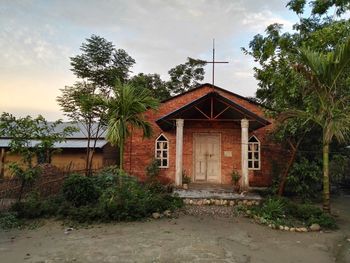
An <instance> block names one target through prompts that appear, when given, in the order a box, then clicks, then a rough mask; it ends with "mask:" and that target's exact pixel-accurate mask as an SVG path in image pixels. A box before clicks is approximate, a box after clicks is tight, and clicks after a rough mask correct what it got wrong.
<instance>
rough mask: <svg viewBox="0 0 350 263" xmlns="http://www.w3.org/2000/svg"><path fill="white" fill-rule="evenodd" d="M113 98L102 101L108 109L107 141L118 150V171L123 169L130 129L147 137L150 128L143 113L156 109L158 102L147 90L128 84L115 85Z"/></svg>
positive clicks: (149, 133) (150, 130)
mask: <svg viewBox="0 0 350 263" xmlns="http://www.w3.org/2000/svg"><path fill="white" fill-rule="evenodd" d="M113 92H114V94H113V96H111V97H110V98H108V99H107V100H105V101H104V103H105V105H106V106H107V107H108V109H109V114H108V117H109V120H108V129H107V140H108V141H109V142H110V143H111V144H112V145H117V146H118V147H119V150H120V169H123V154H124V143H125V141H126V139H127V137H128V136H129V135H130V129H131V128H133V127H135V128H139V129H141V130H142V132H143V136H144V137H149V136H150V135H151V132H152V127H151V124H150V123H149V122H147V121H146V120H145V119H144V117H143V113H144V112H145V111H146V110H147V109H154V110H155V109H157V107H158V104H159V103H158V100H157V99H154V98H153V97H152V96H151V95H150V91H149V90H147V89H140V88H136V87H134V86H132V85H130V84H122V83H120V82H119V83H117V84H116V86H115V87H114V89H113Z"/></svg>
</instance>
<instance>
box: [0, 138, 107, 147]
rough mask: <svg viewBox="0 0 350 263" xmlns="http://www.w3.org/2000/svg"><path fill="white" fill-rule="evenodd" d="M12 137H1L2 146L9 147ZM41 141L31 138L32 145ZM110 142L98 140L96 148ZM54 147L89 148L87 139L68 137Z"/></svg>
mask: <svg viewBox="0 0 350 263" xmlns="http://www.w3.org/2000/svg"><path fill="white" fill-rule="evenodd" d="M10 141H11V140H10V139H0V148H4V147H8V145H9V143H10ZM39 142H40V141H38V140H31V141H30V147H33V146H35V145H37V144H38V143H39ZM107 143H108V142H107V141H106V140H97V142H96V148H102V147H104V146H105V145H106V144H107ZM53 148H61V149H65V148H87V140H86V139H68V140H66V141H65V142H60V143H55V144H54V147H53Z"/></svg>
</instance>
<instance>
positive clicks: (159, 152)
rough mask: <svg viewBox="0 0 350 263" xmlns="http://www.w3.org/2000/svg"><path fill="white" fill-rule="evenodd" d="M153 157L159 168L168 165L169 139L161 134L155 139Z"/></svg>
mask: <svg viewBox="0 0 350 263" xmlns="http://www.w3.org/2000/svg"><path fill="white" fill-rule="evenodd" d="M155 158H156V160H158V164H159V168H168V167H169V140H168V139H167V137H165V136H164V135H163V134H161V135H159V137H158V138H157V139H156V147H155Z"/></svg>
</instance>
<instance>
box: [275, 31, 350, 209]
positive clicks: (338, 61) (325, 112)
mask: <svg viewBox="0 0 350 263" xmlns="http://www.w3.org/2000/svg"><path fill="white" fill-rule="evenodd" d="M300 57H301V59H300V60H301V61H302V63H299V64H296V65H295V66H294V69H295V70H296V72H298V73H299V74H300V75H302V76H303V77H304V78H305V79H306V80H307V81H308V84H309V85H307V86H305V87H304V89H303V94H304V98H305V99H304V100H305V101H307V108H306V109H305V110H300V109H290V110H286V111H285V112H283V113H282V114H283V115H284V116H285V118H295V117H296V118H301V119H305V122H312V123H314V124H316V125H318V126H319V127H321V128H322V143H323V209H324V211H326V212H330V183H329V146H330V144H331V142H332V140H333V139H334V138H335V139H337V140H338V141H339V142H345V141H346V139H347V138H348V136H349V134H350V106H349V105H350V93H349V90H348V88H347V89H346V90H345V89H344V86H343V85H342V82H341V80H342V78H341V77H342V76H343V74H344V72H346V69H347V68H346V67H347V66H348V65H349V64H350V38H348V39H347V41H346V42H345V43H344V44H342V45H339V46H337V47H336V49H335V50H334V51H331V52H327V53H322V52H317V51H312V50H311V49H310V48H303V49H301V50H300ZM345 77H347V78H349V76H348V75H347V74H346V76H345Z"/></svg>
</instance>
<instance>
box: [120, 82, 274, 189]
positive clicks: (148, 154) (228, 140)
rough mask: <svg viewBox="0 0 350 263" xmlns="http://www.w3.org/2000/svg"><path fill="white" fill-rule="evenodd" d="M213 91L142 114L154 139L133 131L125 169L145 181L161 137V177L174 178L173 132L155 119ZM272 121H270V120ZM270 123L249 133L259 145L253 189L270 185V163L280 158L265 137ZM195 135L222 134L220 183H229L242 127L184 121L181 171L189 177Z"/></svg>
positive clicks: (184, 97)
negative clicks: (164, 152) (165, 156)
mask: <svg viewBox="0 0 350 263" xmlns="http://www.w3.org/2000/svg"><path fill="white" fill-rule="evenodd" d="M211 91H213V89H212V88H211V87H210V86H203V87H202V88H199V89H196V90H194V91H191V92H188V93H186V94H184V95H182V96H178V97H176V98H174V99H171V100H168V101H166V102H164V103H162V104H161V106H160V107H159V109H158V110H157V111H156V112H154V111H148V112H146V114H145V117H146V119H148V120H149V121H150V122H151V123H152V126H153V136H152V138H151V139H143V138H142V133H141V132H140V131H138V130H134V131H133V133H132V136H131V137H130V138H129V139H128V141H127V142H126V145H125V153H124V169H125V170H126V171H127V172H129V173H131V174H134V175H136V176H138V177H140V178H144V177H145V175H146V173H145V169H146V167H147V166H148V165H149V163H150V162H151V160H152V158H153V157H154V151H155V139H156V138H157V137H158V136H159V135H160V134H162V133H163V134H164V135H165V136H166V137H167V138H168V139H169V168H166V169H161V175H162V176H166V177H169V178H170V179H171V180H172V181H174V179H175V147H176V139H175V138H176V130H175V129H173V130H171V131H168V132H163V131H162V130H161V129H160V128H159V126H158V125H157V124H156V123H155V120H157V119H159V118H161V117H162V116H164V115H166V114H168V113H170V112H172V111H174V110H176V109H178V108H179V107H182V106H183V105H186V104H187V103H190V102H191V101H193V100H195V99H197V98H200V97H202V96H204V95H205V94H207V93H208V92H211ZM216 92H218V93H219V94H220V95H222V96H224V97H226V98H228V99H231V100H232V101H234V102H236V103H238V104H240V105H242V106H243V107H245V108H247V109H249V110H250V111H252V112H254V113H256V114H257V115H259V116H262V117H264V118H266V117H265V116H264V113H263V110H262V109H261V108H260V107H259V106H257V105H256V104H254V103H252V102H249V101H247V100H244V99H242V98H239V97H237V96H235V95H232V94H231V93H229V92H225V91H222V90H216ZM270 121H271V122H272V120H270ZM272 126H273V124H271V125H269V126H267V127H264V128H261V129H259V130H256V131H255V132H252V133H250V134H249V136H251V135H253V134H254V135H256V137H257V138H258V139H259V140H260V142H261V149H262V150H261V170H259V171H250V172H249V181H250V185H252V186H267V185H269V184H270V183H271V170H272V161H273V160H274V159H276V160H277V159H280V155H279V149H280V147H279V146H277V145H276V146H274V145H271V143H270V142H269V141H268V140H267V138H266V135H267V133H268V132H269V131H270V130H271V129H272ZM194 133H215V134H220V135H221V176H222V183H224V184H229V183H231V179H230V173H231V172H232V170H233V169H235V170H237V171H239V172H240V171H241V145H240V142H241V128H240V123H227V122H226V123H224V122H222V123H220V122H217V123H210V122H194V121H191V122H188V121H186V120H185V122H184V148H183V168H184V170H186V172H187V174H188V175H189V176H192V175H193V156H192V152H193V134H194ZM224 151H232V157H225V156H224Z"/></svg>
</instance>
